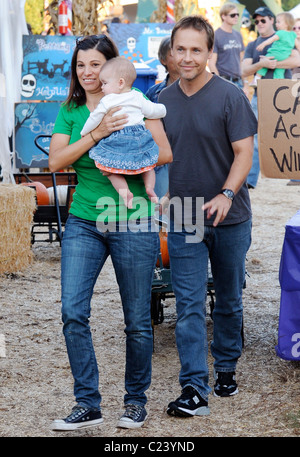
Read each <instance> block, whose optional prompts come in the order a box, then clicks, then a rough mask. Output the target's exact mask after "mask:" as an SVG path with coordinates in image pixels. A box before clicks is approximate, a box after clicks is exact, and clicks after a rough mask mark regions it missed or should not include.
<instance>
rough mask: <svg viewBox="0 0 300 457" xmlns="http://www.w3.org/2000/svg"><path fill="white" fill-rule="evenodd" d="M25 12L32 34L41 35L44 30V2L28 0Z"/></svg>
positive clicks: (41, 0) (42, 0)
mask: <svg viewBox="0 0 300 457" xmlns="http://www.w3.org/2000/svg"><path fill="white" fill-rule="evenodd" d="M24 11H25V18H26V22H27V24H30V25H31V29H32V33H33V34H35V35H40V34H41V33H42V31H43V30H44V22H43V17H44V0H26V2H25V7H24Z"/></svg>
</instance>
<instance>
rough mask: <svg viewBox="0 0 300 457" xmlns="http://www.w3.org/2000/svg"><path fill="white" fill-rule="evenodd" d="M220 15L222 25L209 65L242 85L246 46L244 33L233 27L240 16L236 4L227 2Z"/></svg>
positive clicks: (216, 36) (216, 35) (219, 73)
mask: <svg viewBox="0 0 300 457" xmlns="http://www.w3.org/2000/svg"><path fill="white" fill-rule="evenodd" d="M220 16H221V19H222V25H221V27H219V28H218V29H217V30H216V32H215V41H214V50H213V54H212V57H211V58H210V60H209V62H208V66H209V69H210V71H211V72H213V73H215V74H217V75H220V76H222V78H225V79H228V80H229V81H231V82H233V83H235V84H237V85H238V86H239V87H242V86H243V83H242V79H241V61H242V59H243V51H244V49H245V46H244V42H243V38H242V35H241V34H240V32H238V31H237V30H234V28H233V27H234V26H235V25H236V24H237V22H238V18H239V13H238V10H237V7H236V5H235V4H234V3H225V5H223V6H222V7H221V8H220Z"/></svg>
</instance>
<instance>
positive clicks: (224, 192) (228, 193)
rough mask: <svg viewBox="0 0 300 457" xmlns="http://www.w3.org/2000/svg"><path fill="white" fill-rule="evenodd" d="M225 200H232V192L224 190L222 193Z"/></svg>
mask: <svg viewBox="0 0 300 457" xmlns="http://www.w3.org/2000/svg"><path fill="white" fill-rule="evenodd" d="M222 193H223V194H224V195H225V196H226V197H227V198H230V200H233V199H234V192H233V191H232V190H230V189H224V190H223V192H222Z"/></svg>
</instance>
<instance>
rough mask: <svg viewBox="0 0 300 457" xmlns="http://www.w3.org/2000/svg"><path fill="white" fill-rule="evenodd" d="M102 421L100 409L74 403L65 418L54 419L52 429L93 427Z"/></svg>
mask: <svg viewBox="0 0 300 457" xmlns="http://www.w3.org/2000/svg"><path fill="white" fill-rule="evenodd" d="M101 422H103V419H102V415H101V411H100V410H97V409H91V408H86V407H84V406H79V405H76V406H74V408H73V409H72V412H71V414H70V415H69V416H68V417H66V418H65V419H56V420H54V421H53V423H52V427H51V428H52V430H76V429H77V428H82V427H93V426H95V425H99V424H101Z"/></svg>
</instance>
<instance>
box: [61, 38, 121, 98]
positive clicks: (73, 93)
mask: <svg viewBox="0 0 300 457" xmlns="http://www.w3.org/2000/svg"><path fill="white" fill-rule="evenodd" d="M88 49H96V50H97V51H99V52H101V54H103V55H104V57H105V58H106V60H110V59H112V58H113V57H117V56H118V55H119V51H118V48H117V46H116V45H115V43H114V42H113V41H112V39H111V38H109V37H108V36H107V35H105V34H103V35H91V36H85V37H80V38H77V40H76V47H75V50H74V53H73V57H72V61H71V82H70V90H69V95H68V98H67V100H66V101H65V104H66V105H68V106H69V107H70V106H71V105H72V104H73V103H75V104H76V105H84V104H85V103H86V94H85V90H84V89H83V88H82V87H81V85H80V84H79V81H78V77H77V71H76V67H77V54H78V51H87V50H88Z"/></svg>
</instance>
